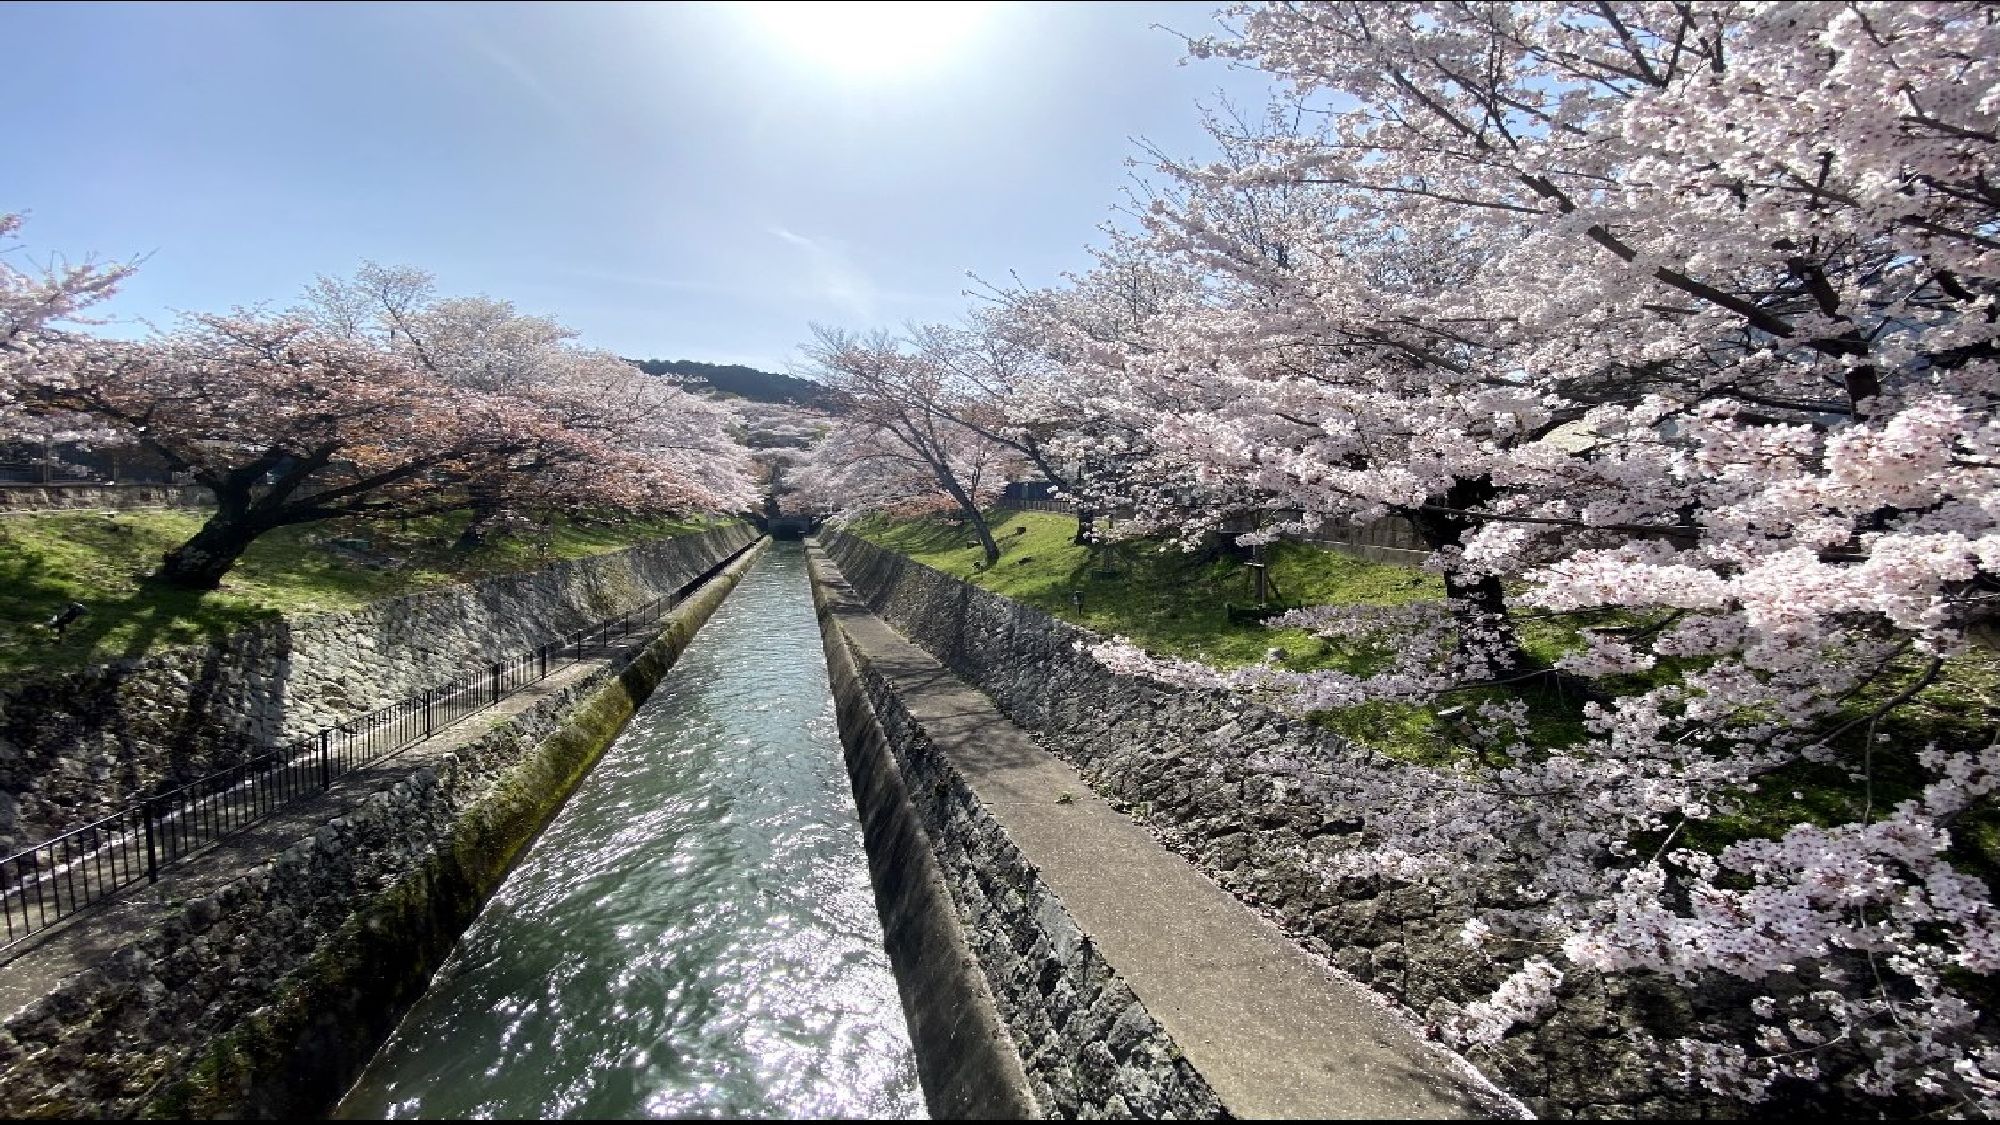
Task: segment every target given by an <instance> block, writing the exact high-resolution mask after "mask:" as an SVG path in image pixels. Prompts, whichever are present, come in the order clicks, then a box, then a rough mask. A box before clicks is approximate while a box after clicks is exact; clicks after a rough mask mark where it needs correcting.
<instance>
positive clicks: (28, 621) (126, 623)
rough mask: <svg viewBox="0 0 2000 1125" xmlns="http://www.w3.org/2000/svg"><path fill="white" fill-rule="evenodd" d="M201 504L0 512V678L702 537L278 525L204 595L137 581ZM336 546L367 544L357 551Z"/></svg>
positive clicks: (680, 528) (628, 525)
mask: <svg viewBox="0 0 2000 1125" xmlns="http://www.w3.org/2000/svg"><path fill="white" fill-rule="evenodd" d="M206 518H207V513H206V512H205V511H203V510H200V509H187V508H169V509H141V510H133V511H124V512H101V511H75V512H62V511H56V512H29V513H22V514H15V515H7V516H0V670H5V671H9V672H18V671H21V670H24V669H30V668H69V667H77V666H80V665H84V664H89V663H95V662H98V661H103V660H109V659H116V658H119V657H130V656H139V655H142V654H144V653H146V652H148V651H150V650H152V649H154V648H156V647H160V646H164V645H176V644H192V643H197V642H205V641H212V640H215V639H218V638H220V637H223V636H225V635H227V634H229V633H231V632H233V631H235V630H237V629H241V628H243V627H244V626H246V625H248V624H250V623H252V622H256V621H261V620H266V619H269V618H272V617H280V616H299V615H306V614H314V613H325V612H332V611H337V610H343V609H352V608H356V607H358V606H362V605H366V604H367V603H369V602H372V601H377V600H380V599H382V598H391V597H396V596H399V595H402V594H408V593H412V592H414V591H417V590H422V589H426V588H429V587H433V586H440V585H445V584H448V583H453V582H464V581H470V580H473V579H477V578H482V577H485V576H488V575H493V574H502V573H508V572H511V571H518V570H525V569H529V568H532V567H535V566H538V565H541V564H542V563H544V562H547V561H552V560H556V559H567V558H579V557H582V556H585V555H593V554H601V553H603V552H606V551H615V550H618V549H620V548H623V547H626V546H630V545H631V544H633V543H636V542H640V541H642V540H646V539H656V538H660V537H663V536H669V535H680V534H686V533H688V532H692V531H697V530H700V529H702V528H703V527H704V526H707V525H705V524H704V523H703V522H702V521H700V520H698V519H683V520H673V519H631V520H616V519H611V518H606V519H601V520H600V519H587V518H576V517H569V518H563V519H560V520H558V521H557V522H556V523H555V524H554V525H553V526H552V527H550V528H548V529H547V530H546V531H544V532H542V533H540V534H538V535H527V536H518V537H510V538H504V539H501V540H499V541H498V542H495V543H492V544H490V545H488V546H486V547H482V548H480V549H478V550H475V551H470V552H466V551H455V550H453V549H452V547H451V544H452V542H453V540H454V539H456V538H457V536H458V533H459V531H460V530H461V529H462V528H463V527H464V526H465V521H466V519H467V518H468V517H467V515H466V514H465V513H453V514H448V515H444V516H433V517H426V518H422V519H412V520H409V521H407V522H406V523H404V522H398V521H395V520H386V521H385V520H372V521H337V522H329V523H323V524H311V525H305V526H300V527H289V528H281V529H279V530H277V531H273V532H271V533H269V534H267V535H265V536H263V537H262V538H260V539H259V540H257V542H255V543H254V544H252V545H251V547H250V550H249V552H248V553H247V554H245V555H244V557H243V559H242V561H240V562H239V563H237V565H236V569H235V570H233V571H231V572H230V574H229V576H228V577H227V578H225V579H224V580H223V583H222V588H221V589H220V590H216V591H213V592H211V593H206V594H198V593H193V592H190V591H184V590H171V589H167V588H164V587H160V586H157V585H154V584H151V583H148V582H145V581H143V579H144V577H145V575H147V574H148V573H150V572H151V571H152V570H153V568H154V567H155V566H157V565H158V563H159V561H160V556H161V555H162V554H164V553H165V552H166V551H168V550H169V549H171V548H173V547H175V546H178V545H179V544H180V543H182V542H184V541H185V540H186V539H187V538H188V537H189V536H192V535H193V534H194V533H195V531H196V530H197V529H199V528H200V527H201V525H202V522H203V521H204V520H205V519H206ZM334 539H346V540H366V541H367V547H366V549H365V550H354V549H341V548H337V547H334V546H333V545H331V543H330V541H331V540H334ZM71 601H78V602H81V603H83V605H84V606H85V607H86V609H87V611H88V612H86V613H85V614H84V616H83V617H82V618H81V619H80V620H78V621H77V622H76V623H75V624H73V625H71V626H70V627H69V629H68V630H67V632H66V634H65V635H64V637H63V639H62V640H61V641H60V642H57V641H55V640H54V638H53V637H52V635H51V634H50V633H49V632H48V631H47V630H45V629H43V628H42V623H43V622H45V621H47V620H48V619H49V617H50V616H51V615H52V614H54V613H56V612H57V611H58V610H60V609H61V608H62V607H63V606H64V605H66V604H67V603H69V602H71Z"/></svg>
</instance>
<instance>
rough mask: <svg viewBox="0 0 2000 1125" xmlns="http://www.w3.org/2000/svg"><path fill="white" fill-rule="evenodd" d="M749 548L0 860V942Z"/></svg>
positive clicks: (614, 637)
mask: <svg viewBox="0 0 2000 1125" xmlns="http://www.w3.org/2000/svg"><path fill="white" fill-rule="evenodd" d="M740 554H742V551H741V550H740V549H739V550H737V551H732V552H730V554H729V557H728V558H726V559H724V560H723V561H722V562H719V563H717V564H716V565H715V566H713V567H710V568H709V569H708V570H706V571H704V572H702V573H701V574H700V575H698V576H696V577H695V578H694V579H693V580H692V581H690V582H688V583H686V584H685V585H683V586H681V587H680V588H679V589H677V590H675V591H674V592H673V593H671V594H668V595H666V596H665V597H661V598H655V599H653V600H652V601H650V602H648V603H646V604H645V605H643V606H640V607H639V608H637V609H634V610H632V611H630V612H628V613H625V614H622V615H620V616H618V617H614V618H610V619H608V620H606V621H602V622H599V623H598V624H596V625H592V626H590V627H589V628H587V629H580V630H578V631H576V632H574V633H570V634H568V635H566V636H564V637H561V638H559V639H557V640H554V641H550V642H548V643H546V644H543V645H540V646H537V647H536V648H534V649H531V650H529V651H527V652H522V653H516V654H515V655H513V656H510V657H507V658H504V659H501V660H495V661H493V662H492V663H490V664H487V665H485V666H484V667H481V668H477V669H474V670H472V671H470V672H467V673H465V674H463V675H461V676H458V677H457V678H455V679H452V680H449V681H447V682H445V683H443V684H440V685H438V686H437V687H434V688H431V689H429V690H427V691H424V692H420V693H418V694H416V695H412V696H409V697H407V698H405V699H402V700H399V701H397V702H395V703H391V704H390V705H388V706H387V707H381V708H378V709H376V710H374V711H370V712H369V713H367V714H365V715H362V716H360V717H358V718H354V719H350V720H348V721H346V722H344V723H341V724H339V725H337V726H332V727H328V728H327V729H325V730H322V731H320V732H319V733H318V734H316V735H312V736H309V737H307V738H303V739H300V740H297V741H295V742H291V743H288V744H286V745H285V746H283V747H280V748H279V749H277V750H274V751H271V752H270V753H267V754H263V755H261V756H259V757H256V758H253V759H251V760H249V761H247V762H243V763H241V764H238V765H234V766H230V767H229V768H227V769H223V770H218V771H216V772H215V773H211V774H209V775H207V776H206V777H202V778H200V779H198V780H195V781H192V782H189V783H188V784H186V785H183V786H181V787H179V788H177V789H172V790H168V791H167V792H164V793H158V794H155V795H153V796H151V797H148V798H147V799H145V800H144V801H141V802H139V803H137V804H134V805H128V806H126V807H125V808H123V809H120V810H119V811H117V812H115V813H112V814H111V815H109V816H106V817H103V818H101V819H98V820H95V821H92V822H91V823H89V824H86V825H84V826H83V827H81V828H75V829H71V830H70V831H68V832H65V833H63V834H62V835H60V836H55V837H52V838H50V839H47V840H44V841H42V842H41V843H39V844H36V845H35V846H33V847H31V848H27V849H25V850H23V851H18V852H15V853H14V854H12V855H10V856H7V857H6V858H5V859H0V949H5V948H7V947H8V946H11V945H13V944H14V943H15V942H18V941H21V940H22V939H24V938H27V937H29V936H31V935H33V934H36V933H39V932H41V931H42V930H45V929H47V928H48V927H50V926H53V925H55V924H56V923H57V922H60V921H62V920H63V919H65V918H68V917H70V916H71V915H74V914H76V913H77V912H78V911H81V910H83V909H85V908H86V907H89V906H92V905H95V904H96V903H99V902H102V901H103V900H105V899H106V898H109V897H110V896H111V895H113V894H115V893H116V892H118V891H121V890H123V889H125V888H126V887H129V886H131V885H133V884H135V883H138V882H141V881H144V882H149V883H156V882H158V881H159V878H160V869H161V868H163V867H165V866H167V865H168V864H171V863H173V862H174V861H175V860H178V859H180V858H182V857H183V856H186V855H189V854H190V853H192V852H194V851H196V850H198V849H200V848H203V847H206V846H207V845H209V844H211V843H214V842H215V841H217V840H220V839H222V838H223V837H225V836H229V835H232V834H234V833H236V832H240V831H242V830H243V829H245V828H247V827H249V826H250V825H252V824H254V823H256V822H257V821H259V820H262V819H263V818H265V817H267V816H270V815H271V814H272V813H275V812H277V811H279V810H280V809H283V808H285V807H286V806H288V805H291V804H293V803H295V802H297V801H300V800H303V799H305V798H307V797H310V796H313V795H315V794H318V793H322V792H325V791H326V790H327V789H329V788H331V787H332V785H333V783H334V782H335V781H336V780H338V779H340V778H341V777H343V776H345V775H347V774H349V773H352V772H354V771H355V770H358V769H360V768H362V767H363V766H367V765H372V764H373V763H375V762H377V761H380V760H381V759H383V758H386V757H388V756H389V755H391V754H394V753H396V752H397V751H399V750H402V749H404V748H405V747H408V746H410V745H413V744H414V743H417V742H421V741H423V740H424V739H426V738H428V737H430V736H431V735H432V734H434V733H435V732H437V731H439V730H442V729H444V728H445V727H448V726H451V725H452V724H453V723H456V722H458V721H459V720H461V719H464V718H467V717H468V716H471V715H473V714H475V713H477V712H480V711H483V710H485V709H486V708H488V707H491V706H493V705H494V704H497V703H499V702H500V701H501V700H503V699H506V698H507V697H508V696H510V695H513V694H515V693H517V692H519V691H521V690H522V689H523V688H526V687H528V686H530V685H532V684H536V683H539V682H541V681H542V680H544V679H546V678H548V676H549V674H550V673H552V672H558V671H561V670H562V669H563V668H565V667H568V666H569V665H572V664H576V663H579V662H581V661H583V660H586V659H589V658H590V657H591V656H593V655H603V654H605V653H607V652H609V651H610V650H611V648H612V646H613V644H614V643H615V642H622V641H624V640H628V639H630V638H631V637H632V636H633V635H634V634H636V633H639V632H642V631H646V630H648V629H651V628H656V627H657V626H658V625H659V623H660V621H661V620H662V619H664V618H665V617H666V615H667V613H668V612H669V611H671V610H672V609H673V608H674V606H676V605H679V604H680V602H681V600H682V599H683V598H685V597H686V596H687V594H688V593H689V592H690V591H691V590H693V589H694V588H695V587H696V586H699V585H701V584H702V583H703V582H706V581H707V580H708V579H709V578H710V577H712V576H713V575H714V574H715V573H716V572H718V571H720V570H721V569H722V568H723V567H724V566H727V565H728V564H729V563H730V562H731V561H732V560H734V559H735V558H736V557H737V556H739V555H740Z"/></svg>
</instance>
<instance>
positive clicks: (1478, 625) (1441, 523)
mask: <svg viewBox="0 0 2000 1125" xmlns="http://www.w3.org/2000/svg"><path fill="white" fill-rule="evenodd" d="M1498 492H1499V490H1498V489H1496V488H1494V487H1493V482H1492V481H1491V480H1490V479H1488V478H1486V477H1480V478H1478V479H1477V480H1458V481H1453V482H1452V486H1451V487H1450V488H1449V489H1447V490H1446V491H1445V494H1444V496H1443V497H1442V500H1441V503H1440V506H1441V507H1445V508H1452V509H1455V510H1458V511H1466V510H1468V509H1471V510H1477V509H1478V508H1479V507H1480V506H1481V505H1483V504H1485V503H1487V502H1488V501H1490V500H1492V499H1493V497H1494V496H1495V495H1497V494H1498ZM1409 520H1410V522H1411V523H1412V524H1413V525H1415V527H1416V529H1417V534H1418V535H1419V536H1420V537H1422V539H1423V541H1424V545H1425V546H1426V547H1429V548H1430V549H1431V550H1434V551H1435V550H1438V549H1440V548H1443V547H1462V546H1464V545H1465V536H1466V533H1467V532H1470V531H1472V530H1474V529H1476V528H1477V527H1478V526H1479V524H1478V521H1476V520H1469V519H1465V518H1464V517H1461V516H1450V515H1445V514H1443V513H1441V512H1429V511H1421V510H1419V511H1416V512H1412V513H1410V515H1409ZM1444 593H1445V597H1447V598H1449V599H1451V604H1452V616H1453V617H1454V618H1455V619H1456V620H1457V621H1458V624H1459V627H1460V630H1461V631H1462V632H1464V633H1465V634H1466V635H1467V636H1468V637H1473V636H1477V637H1484V638H1489V640H1488V641H1487V642H1486V644H1483V645H1481V646H1480V647H1481V648H1482V649H1486V650H1487V651H1486V656H1487V658H1488V660H1489V661H1490V662H1491V664H1492V665H1493V673H1494V675H1496V676H1505V675H1509V674H1511V673H1514V672H1519V671H1522V670H1524V669H1526V668H1527V667H1529V666H1530V663H1531V662H1530V660H1529V658H1528V654H1527V653H1526V652H1523V651H1522V650H1521V639H1520V637H1519V636H1518V635H1517V634H1516V633H1515V631H1514V619H1513V617H1512V616H1511V615H1510V614H1509V613H1508V611H1507V592H1506V590H1505V589H1504V588H1503V587H1502V586H1501V585H1500V579H1499V578H1497V577H1495V576H1493V575H1491V574H1489V575H1486V576H1484V577H1482V578H1479V579H1477V580H1474V581H1470V582H1468V581H1466V580H1465V579H1464V578H1463V577H1461V576H1459V575H1457V574H1454V573H1452V572H1450V571H1446V572H1445V576H1444Z"/></svg>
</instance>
